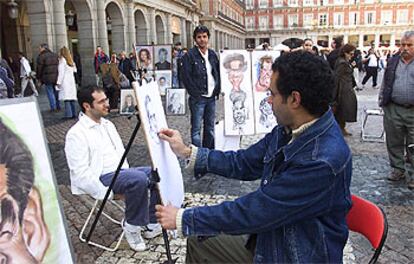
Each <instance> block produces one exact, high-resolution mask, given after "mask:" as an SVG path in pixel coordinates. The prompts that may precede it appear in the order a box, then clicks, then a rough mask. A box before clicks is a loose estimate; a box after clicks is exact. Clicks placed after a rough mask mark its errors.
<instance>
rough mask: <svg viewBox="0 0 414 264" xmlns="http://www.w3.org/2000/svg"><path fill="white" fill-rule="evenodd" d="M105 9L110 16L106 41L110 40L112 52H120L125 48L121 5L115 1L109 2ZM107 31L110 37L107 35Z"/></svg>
mask: <svg viewBox="0 0 414 264" xmlns="http://www.w3.org/2000/svg"><path fill="white" fill-rule="evenodd" d="M105 11H106V14H107V16H109V17H110V20H111V27H110V30H109V28H108V41H109V40H112V43H111V45H110V46H111V47H112V51H113V52H120V51H122V50H125V22H124V19H123V18H124V17H125V16H124V14H123V12H122V7H121V6H120V5H119V3H118V2H116V1H111V2H109V3H108V4H107V5H106V7H105ZM109 32H110V34H111V37H110V36H109Z"/></svg>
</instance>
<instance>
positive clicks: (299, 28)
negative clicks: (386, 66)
mask: <svg viewBox="0 0 414 264" xmlns="http://www.w3.org/2000/svg"><path fill="white" fill-rule="evenodd" d="M245 4H246V18H245V19H246V21H245V25H246V42H245V45H246V47H247V46H257V45H259V44H261V43H263V42H268V43H270V44H271V45H276V44H279V43H281V42H282V41H283V40H285V39H287V38H292V37H293V38H294V37H297V38H301V39H303V38H311V39H312V40H313V41H314V42H315V43H318V45H320V46H326V47H328V46H329V47H330V44H331V43H332V40H333V38H334V37H337V36H343V38H344V42H345V43H351V44H353V45H356V46H357V47H359V48H360V49H362V48H363V47H366V46H369V45H371V44H374V45H375V46H376V47H380V46H391V47H394V46H398V45H399V39H400V36H401V34H402V33H403V32H404V31H406V30H407V29H409V28H411V29H413V25H414V1H412V0H245Z"/></svg>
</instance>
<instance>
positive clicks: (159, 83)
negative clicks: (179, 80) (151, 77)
mask: <svg viewBox="0 0 414 264" xmlns="http://www.w3.org/2000/svg"><path fill="white" fill-rule="evenodd" d="M166 82H167V81H166V80H165V77H161V78H160V79H159V80H158V86H159V87H164V86H165V85H166Z"/></svg>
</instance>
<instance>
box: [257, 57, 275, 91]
mask: <svg viewBox="0 0 414 264" xmlns="http://www.w3.org/2000/svg"><path fill="white" fill-rule="evenodd" d="M259 65H260V72H259V78H258V80H257V83H256V91H258V92H265V91H267V90H268V89H269V87H270V79H271V77H272V57H270V56H264V57H262V58H260V62H259Z"/></svg>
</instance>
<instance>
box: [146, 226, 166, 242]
mask: <svg viewBox="0 0 414 264" xmlns="http://www.w3.org/2000/svg"><path fill="white" fill-rule="evenodd" d="M161 233H162V227H161V225H160V224H158V223H156V224H148V225H147V226H144V234H143V236H144V237H145V238H146V239H150V238H154V237H156V236H158V235H160V234H161Z"/></svg>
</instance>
